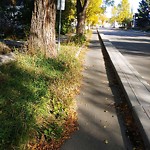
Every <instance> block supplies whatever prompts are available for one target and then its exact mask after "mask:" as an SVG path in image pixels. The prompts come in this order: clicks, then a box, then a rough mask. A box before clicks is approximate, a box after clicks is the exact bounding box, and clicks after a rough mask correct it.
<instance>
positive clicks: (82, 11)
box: [76, 0, 89, 34]
mask: <svg viewBox="0 0 150 150" xmlns="http://www.w3.org/2000/svg"><path fill="white" fill-rule="evenodd" d="M88 4H89V0H84V3H83V6H82V3H81V0H77V5H76V9H77V28H76V34H84V30H85V27H84V26H85V19H86V8H87V7H88Z"/></svg>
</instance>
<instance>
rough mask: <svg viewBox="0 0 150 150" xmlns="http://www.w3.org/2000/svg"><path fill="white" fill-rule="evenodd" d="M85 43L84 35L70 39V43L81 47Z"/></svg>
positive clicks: (77, 35)
mask: <svg viewBox="0 0 150 150" xmlns="http://www.w3.org/2000/svg"><path fill="white" fill-rule="evenodd" d="M85 41H86V36H85V35H84V34H76V35H75V36H73V37H72V38H71V42H74V43H75V44H79V45H82V44H83V43H84V42H85Z"/></svg>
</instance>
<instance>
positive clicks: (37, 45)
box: [28, 0, 57, 57]
mask: <svg viewBox="0 0 150 150" xmlns="http://www.w3.org/2000/svg"><path fill="white" fill-rule="evenodd" d="M55 19H56V5H55V0H35V2H34V12H33V14H32V20H31V29H30V36H29V39H28V49H29V52H30V53H31V54H36V53H38V52H41V53H42V54H44V55H45V56H46V57H56V55H57V50H56V44H55Z"/></svg>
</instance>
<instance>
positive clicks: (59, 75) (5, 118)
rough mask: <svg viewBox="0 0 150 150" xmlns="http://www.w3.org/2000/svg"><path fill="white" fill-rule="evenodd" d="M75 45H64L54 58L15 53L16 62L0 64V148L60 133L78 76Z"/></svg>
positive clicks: (25, 146) (29, 144) (21, 146)
mask: <svg viewBox="0 0 150 150" xmlns="http://www.w3.org/2000/svg"><path fill="white" fill-rule="evenodd" d="M77 49H78V48H77V47H76V46H63V47H62V50H61V53H60V55H59V56H58V57H57V58H55V59H46V58H44V56H42V55H40V54H39V55H37V56H30V55H25V54H17V56H16V57H17V60H16V62H11V63H9V64H5V65H2V66H0V122H1V123H0V150H5V149H6V150H8V149H15V150H16V149H21V150H23V149H29V147H32V146H35V145H36V144H37V143H38V142H40V141H41V139H43V138H44V140H46V141H47V142H50V141H51V140H54V139H56V140H57V139H59V138H60V137H61V136H62V134H63V132H64V123H65V122H66V120H67V118H69V114H70V112H71V111H72V108H74V107H72V106H73V105H74V97H75V95H76V94H77V92H78V88H79V85H80V80H81V68H82V67H81V66H82V62H81V59H80V61H79V59H76V58H75V53H76V51H77ZM35 147H36V146H35Z"/></svg>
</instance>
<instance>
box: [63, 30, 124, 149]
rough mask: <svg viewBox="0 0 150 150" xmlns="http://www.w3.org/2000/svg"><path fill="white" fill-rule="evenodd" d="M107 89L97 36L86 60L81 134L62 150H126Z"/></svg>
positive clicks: (78, 103)
mask: <svg viewBox="0 0 150 150" xmlns="http://www.w3.org/2000/svg"><path fill="white" fill-rule="evenodd" d="M113 103H114V99H113V95H112V92H111V89H110V87H109V86H108V79H107V76H106V70H105V65H104V59H103V55H102V52H101V47H100V43H99V40H98V35H97V33H96V32H95V33H93V36H92V39H91V42H90V45H89V51H88V52H87V55H86V59H85V71H84V72H83V85H82V88H81V93H80V95H79V97H78V98H77V105H78V123H79V130H78V131H76V132H75V133H74V134H73V135H72V136H71V138H70V139H69V140H67V141H66V142H65V144H64V145H63V146H62V148H61V150H100V149H101V150H123V149H126V148H125V146H124V142H123V138H122V133H121V130H120V125H119V122H118V118H117V115H116V111H115V108H114V107H109V106H111V104H113Z"/></svg>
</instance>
